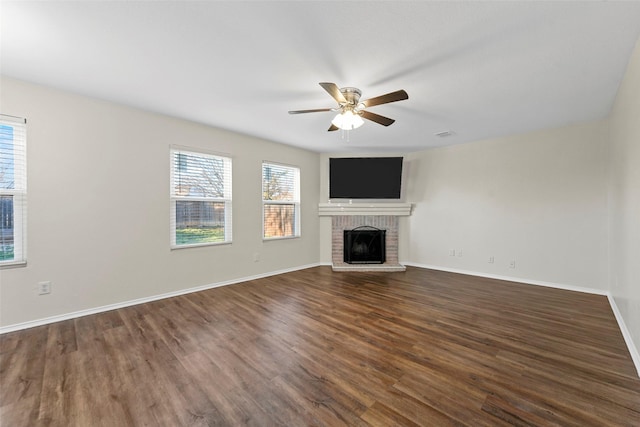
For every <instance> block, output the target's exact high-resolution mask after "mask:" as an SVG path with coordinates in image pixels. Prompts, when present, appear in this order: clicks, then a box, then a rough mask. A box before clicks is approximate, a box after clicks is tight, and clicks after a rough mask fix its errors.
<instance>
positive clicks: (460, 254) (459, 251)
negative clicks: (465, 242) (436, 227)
mask: <svg viewBox="0 0 640 427" xmlns="http://www.w3.org/2000/svg"><path fill="white" fill-rule="evenodd" d="M458 256H459V257H462V249H458Z"/></svg>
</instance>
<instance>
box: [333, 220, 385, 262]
mask: <svg viewBox="0 0 640 427" xmlns="http://www.w3.org/2000/svg"><path fill="white" fill-rule="evenodd" d="M385 238H386V230H380V229H378V228H375V227H368V226H363V227H356V228H354V229H353V230H344V240H343V241H344V262H346V263H347V264H384V262H385V261H386V247H385Z"/></svg>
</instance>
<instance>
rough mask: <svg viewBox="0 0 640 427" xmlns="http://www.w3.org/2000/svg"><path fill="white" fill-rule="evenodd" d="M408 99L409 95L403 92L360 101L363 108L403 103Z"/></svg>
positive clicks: (399, 91) (398, 91)
mask: <svg viewBox="0 0 640 427" xmlns="http://www.w3.org/2000/svg"><path fill="white" fill-rule="evenodd" d="M405 99H409V95H408V94H407V92H405V91H404V90H397V91H395V92H391V93H387V94H386V95H380V96H376V97H375V98H370V99H367V100H366V101H362V103H363V104H364V106H365V107H373V106H374V105H380V104H388V103H390V102H396V101H403V100H405Z"/></svg>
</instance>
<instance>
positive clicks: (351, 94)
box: [340, 87, 362, 107]
mask: <svg viewBox="0 0 640 427" xmlns="http://www.w3.org/2000/svg"><path fill="white" fill-rule="evenodd" d="M340 93H341V94H342V96H344V99H346V100H347V102H348V103H349V104H350V105H353V106H354V107H355V106H356V105H358V101H359V100H360V96H361V95H362V92H361V91H360V89H358V88H356V87H343V88H340Z"/></svg>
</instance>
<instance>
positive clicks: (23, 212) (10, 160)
mask: <svg viewBox="0 0 640 427" xmlns="http://www.w3.org/2000/svg"><path fill="white" fill-rule="evenodd" d="M26 227H27V128H26V120H25V119H22V118H18V117H11V116H6V115H0V266H3V265H11V264H21V263H25V262H26V260H27V248H26V243H27V229H26Z"/></svg>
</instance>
